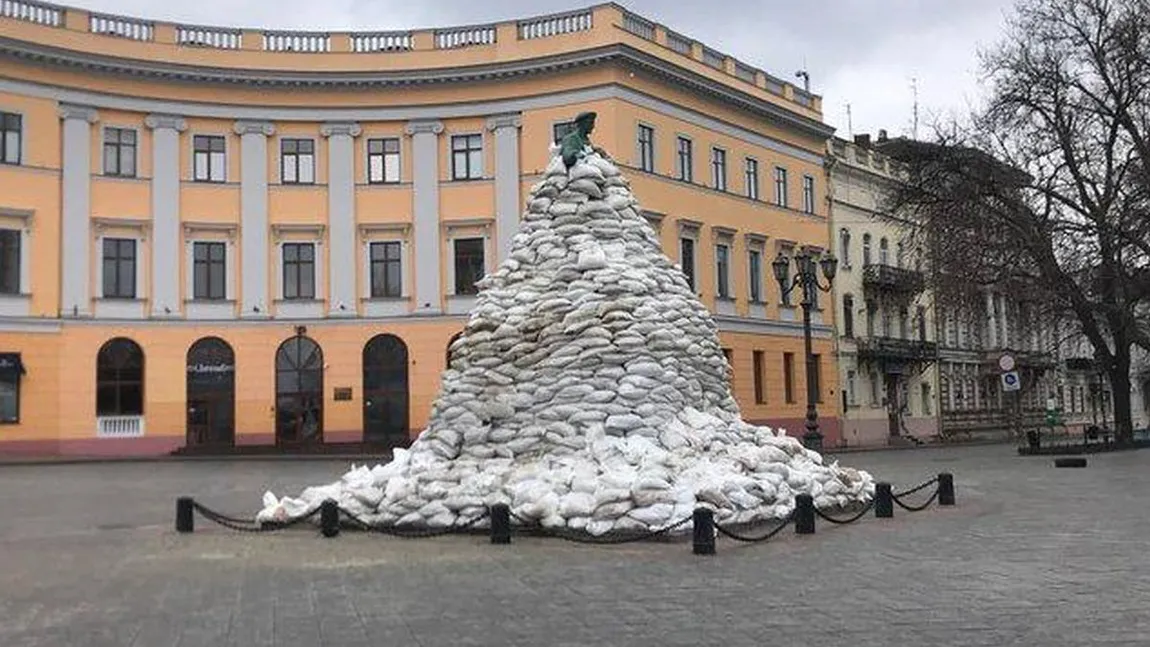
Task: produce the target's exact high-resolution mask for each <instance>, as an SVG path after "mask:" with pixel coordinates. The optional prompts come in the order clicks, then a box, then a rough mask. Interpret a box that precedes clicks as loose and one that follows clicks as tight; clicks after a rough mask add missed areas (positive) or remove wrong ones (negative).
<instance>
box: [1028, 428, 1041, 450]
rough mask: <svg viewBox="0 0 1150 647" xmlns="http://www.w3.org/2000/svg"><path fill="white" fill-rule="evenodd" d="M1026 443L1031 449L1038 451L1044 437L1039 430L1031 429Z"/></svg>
mask: <svg viewBox="0 0 1150 647" xmlns="http://www.w3.org/2000/svg"><path fill="white" fill-rule="evenodd" d="M1026 442H1027V443H1028V444H1029V445H1030V448H1031V449H1038V448H1039V446H1040V445H1041V444H1042V436H1041V434H1039V432H1038V430H1037V429H1031V430H1029V431H1027V432H1026Z"/></svg>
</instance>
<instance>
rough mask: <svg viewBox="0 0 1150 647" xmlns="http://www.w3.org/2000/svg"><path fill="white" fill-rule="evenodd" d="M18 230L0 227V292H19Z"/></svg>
mask: <svg viewBox="0 0 1150 647" xmlns="http://www.w3.org/2000/svg"><path fill="white" fill-rule="evenodd" d="M20 252H21V250H20V232H19V230H16V229H0V294H20Z"/></svg>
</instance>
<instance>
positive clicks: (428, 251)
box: [406, 121, 443, 314]
mask: <svg viewBox="0 0 1150 647" xmlns="http://www.w3.org/2000/svg"><path fill="white" fill-rule="evenodd" d="M406 132H407V134H408V135H411V141H412V146H411V151H412V164H411V179H412V202H413V205H412V215H413V216H414V221H415V222H414V223H413V226H412V238H413V240H414V243H415V313H416V314H439V313H441V312H442V311H443V308H442V306H441V304H442V303H443V290H442V289H441V288H440V285H441V284H440V281H439V265H440V262H439V134H440V133H442V132H443V124H442V123H441V122H439V121H413V122H410V123H408V124H407V128H406Z"/></svg>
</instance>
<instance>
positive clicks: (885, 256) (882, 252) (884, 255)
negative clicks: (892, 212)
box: [878, 237, 890, 265]
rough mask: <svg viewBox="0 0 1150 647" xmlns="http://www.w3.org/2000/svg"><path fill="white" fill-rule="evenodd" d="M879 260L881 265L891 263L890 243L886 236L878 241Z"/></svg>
mask: <svg viewBox="0 0 1150 647" xmlns="http://www.w3.org/2000/svg"><path fill="white" fill-rule="evenodd" d="M878 262H879V265H889V264H890V245H889V244H887V241H886V238H885V237H884V238H882V239H880V240H879V241H878Z"/></svg>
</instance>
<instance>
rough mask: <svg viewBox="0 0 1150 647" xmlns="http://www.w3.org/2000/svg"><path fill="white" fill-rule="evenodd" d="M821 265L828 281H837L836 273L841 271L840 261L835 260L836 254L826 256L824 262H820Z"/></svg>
mask: <svg viewBox="0 0 1150 647" xmlns="http://www.w3.org/2000/svg"><path fill="white" fill-rule="evenodd" d="M819 265H820V266H822V268H823V276H825V277H826V279H827V280H828V281H833V280H835V273H837V272H838V269H839V259H837V258H835V255H834V254H827V255H826V256H824V257H823V258H822V260H821V261H819Z"/></svg>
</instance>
